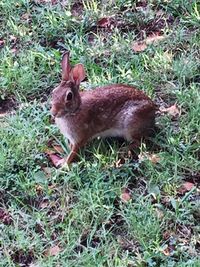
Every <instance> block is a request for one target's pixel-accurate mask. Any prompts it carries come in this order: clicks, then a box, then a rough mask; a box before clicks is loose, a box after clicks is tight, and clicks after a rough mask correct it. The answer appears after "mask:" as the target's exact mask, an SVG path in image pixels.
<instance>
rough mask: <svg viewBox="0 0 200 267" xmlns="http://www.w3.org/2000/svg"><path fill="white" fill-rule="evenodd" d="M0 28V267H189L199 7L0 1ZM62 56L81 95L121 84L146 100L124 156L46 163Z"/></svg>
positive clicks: (199, 78)
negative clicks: (146, 113) (138, 138)
mask: <svg viewBox="0 0 200 267" xmlns="http://www.w3.org/2000/svg"><path fill="white" fill-rule="evenodd" d="M147 2H148V3H147ZM0 27H1V31H0V61H1V64H0V266H2V267H4V266H5V267H7V266H11V267H12V266H32V267H47V266H56V267H58V266H63V267H66V266H69V267H79V266H80V267H82V266H87V267H90V266H91V267H93V266H105V267H113V266H115V267H135V266H136V267H143V266H144V267H145V266H163V267H164V266H170V267H183V266H185V267H186V266H187V267H188V266H190V267H198V266H200V89H199V88H200V72H199V70H200V31H199V28H200V3H199V1H197V0H196V1H195V0H194V1H193V0H191V1H189V0H187V1H183V0H173V1H170V0H169V1H160V0H159V1H153V0H150V1H128V0H116V1H112V0H108V1H96V0H91V1H87V0H85V1H64V0H60V1H58V0H32V1H28V0H1V1H0ZM152 36H154V37H155V36H156V37H155V41H152V40H151V41H149V39H150V38H151V37H152ZM159 37H162V38H159ZM143 44H145V47H144V46H143V47H142V48H141V46H142V45H143ZM135 47H139V50H142V51H136V50H138V49H136V48H135ZM66 50H70V52H71V61H72V63H73V64H76V63H79V62H81V63H83V64H84V65H85V68H86V70H87V80H86V81H84V82H83V83H82V84H81V89H82V90H86V89H88V88H92V87H95V86H97V85H104V84H112V83H126V84H130V85H134V86H136V87H138V88H140V89H141V90H144V91H145V92H146V93H147V94H148V95H149V96H150V97H152V99H154V100H155V102H156V103H157V104H158V106H159V107H160V111H159V112H158V114H157V118H156V124H157V128H158V130H157V133H156V135H155V136H154V137H153V138H151V140H149V141H146V142H145V141H144V142H142V143H141V146H140V148H139V149H138V150H137V151H136V152H135V153H132V154H130V153H129V152H127V143H121V142H119V141H118V140H95V141H94V142H92V143H91V144H88V146H86V147H85V148H84V149H83V150H82V151H81V160H80V161H79V162H78V163H75V164H73V165H72V166H71V168H70V170H65V169H58V168H55V167H54V165H53V164H52V162H51V160H50V158H49V156H48V153H47V149H50V150H51V149H55V144H57V147H59V148H61V147H62V150H63V151H62V150H61V149H59V151H58V155H60V156H61V157H62V156H64V155H66V154H67V153H68V151H69V150H68V147H67V144H66V143H65V140H64V138H63V136H62V135H61V134H60V132H59V130H58V129H57V127H56V126H55V124H53V123H52V120H51V116H50V112H49V109H50V104H49V103H50V98H51V96H50V92H51V90H52V89H53V88H54V87H55V86H56V85H57V84H58V83H59V81H60V77H61V76H60V73H61V70H60V60H61V55H62V53H63V52H64V51H66ZM174 105H175V106H174ZM169 108H170V109H169ZM53 144H54V148H52V147H53Z"/></svg>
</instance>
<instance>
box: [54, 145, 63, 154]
mask: <svg viewBox="0 0 200 267" xmlns="http://www.w3.org/2000/svg"><path fill="white" fill-rule="evenodd" d="M52 146H53V149H54V150H55V151H56V152H58V153H59V154H62V153H64V150H63V149H62V147H61V146H60V145H52Z"/></svg>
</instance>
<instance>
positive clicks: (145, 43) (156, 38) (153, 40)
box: [132, 33, 165, 52]
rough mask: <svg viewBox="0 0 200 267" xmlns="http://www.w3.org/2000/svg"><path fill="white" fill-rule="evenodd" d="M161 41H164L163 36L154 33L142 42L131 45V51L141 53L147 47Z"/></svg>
mask: <svg viewBox="0 0 200 267" xmlns="http://www.w3.org/2000/svg"><path fill="white" fill-rule="evenodd" d="M163 39H165V36H163V35H159V33H154V34H152V35H150V36H148V37H147V38H146V39H145V40H143V41H139V42H135V43H133V46H132V49H133V51H135V52H142V51H144V50H145V49H146V48H147V46H148V45H150V44H154V43H157V42H159V41H162V40H163Z"/></svg>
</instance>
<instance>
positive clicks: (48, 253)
mask: <svg viewBox="0 0 200 267" xmlns="http://www.w3.org/2000/svg"><path fill="white" fill-rule="evenodd" d="M59 253H60V247H59V246H54V247H52V248H49V249H48V250H47V251H46V252H45V255H46V256H56V255H58V254H59Z"/></svg>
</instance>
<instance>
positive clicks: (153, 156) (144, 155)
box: [138, 152, 160, 164]
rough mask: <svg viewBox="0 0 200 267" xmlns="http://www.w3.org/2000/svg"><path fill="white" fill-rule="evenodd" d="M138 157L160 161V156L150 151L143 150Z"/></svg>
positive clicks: (155, 161)
mask: <svg viewBox="0 0 200 267" xmlns="http://www.w3.org/2000/svg"><path fill="white" fill-rule="evenodd" d="M138 158H139V159H140V160H144V159H148V160H150V161H151V162H152V163H153V164H156V163H158V162H159V161H160V156H159V155H157V154H150V153H148V152H143V153H141V154H139V155H138Z"/></svg>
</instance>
